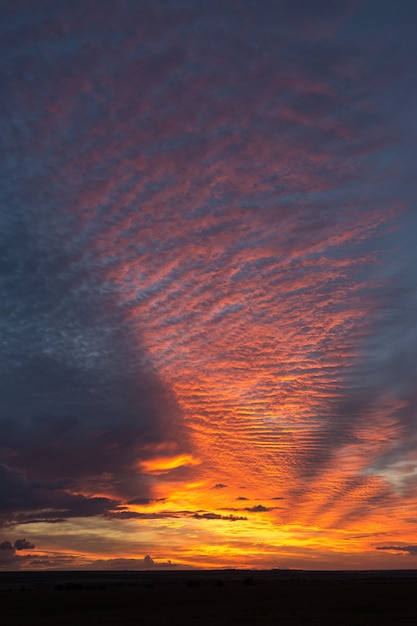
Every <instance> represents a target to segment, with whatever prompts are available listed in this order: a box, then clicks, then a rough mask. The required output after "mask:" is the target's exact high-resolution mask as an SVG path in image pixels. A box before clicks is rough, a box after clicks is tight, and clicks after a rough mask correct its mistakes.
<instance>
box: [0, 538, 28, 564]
mask: <svg viewBox="0 0 417 626" xmlns="http://www.w3.org/2000/svg"><path fill="white" fill-rule="evenodd" d="M34 548H35V545H34V544H33V543H30V541H26V539H16V541H15V542H14V544H12V543H11V542H10V541H2V542H1V543H0V569H1V568H5V569H19V567H20V565H22V564H24V563H27V562H28V561H30V559H31V558H32V556H30V555H24V556H22V555H20V554H17V551H19V552H20V551H24V550H33V549H34Z"/></svg>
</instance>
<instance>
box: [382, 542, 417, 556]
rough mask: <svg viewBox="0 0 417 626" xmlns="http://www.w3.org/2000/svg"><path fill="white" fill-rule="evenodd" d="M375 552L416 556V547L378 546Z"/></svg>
mask: <svg viewBox="0 0 417 626" xmlns="http://www.w3.org/2000/svg"><path fill="white" fill-rule="evenodd" d="M376 549H377V550H386V551H387V552H395V553H397V554H398V553H405V554H410V555H413V556H415V555H417V545H410V546H407V545H401V546H394V545H393V546H378V547H377V548H376Z"/></svg>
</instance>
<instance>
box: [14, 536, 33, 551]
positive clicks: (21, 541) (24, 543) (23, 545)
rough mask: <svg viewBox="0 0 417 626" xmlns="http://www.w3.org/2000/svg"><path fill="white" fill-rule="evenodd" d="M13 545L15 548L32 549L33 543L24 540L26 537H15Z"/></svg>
mask: <svg viewBox="0 0 417 626" xmlns="http://www.w3.org/2000/svg"><path fill="white" fill-rule="evenodd" d="M14 547H15V550H33V548H34V547H35V545H34V544H33V543H30V541H26V539H16V541H15V542H14Z"/></svg>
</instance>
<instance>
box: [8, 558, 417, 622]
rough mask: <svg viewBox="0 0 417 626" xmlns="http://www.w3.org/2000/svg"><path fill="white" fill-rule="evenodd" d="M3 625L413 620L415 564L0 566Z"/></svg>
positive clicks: (416, 614) (416, 607) (415, 613)
mask: <svg viewBox="0 0 417 626" xmlns="http://www.w3.org/2000/svg"><path fill="white" fill-rule="evenodd" d="M0 622H1V624H2V626H3V625H4V626H10V625H13V626H20V625H22V626H23V625H26V624H41V625H42V626H49V625H51V626H52V625H53V626H69V625H71V626H72V625H76V626H83V625H84V624H87V625H88V626H89V625H91V626H93V625H95V624H100V625H102V626H105V625H107V624H108V625H116V624H117V625H119V624H120V625H121V626H124V625H128V626H133V625H136V626H140V625H142V624H143V625H144V626H145V625H146V626H156V625H164V626H167V625H173V626H191V625H198V624H202V625H208V624H210V625H211V624H213V625H214V624H216V626H217V625H219V626H223V625H227V626H229V625H239V626H240V625H242V626H268V625H270V624H277V625H279V626H286V625H291V626H298V625H302V624H314V625H319V624H320V625H321V626H330V625H331V626H339V625H341V626H342V625H343V626H348V625H349V626H388V625H389V626H404V625H409V626H415V625H416V624H417V571H395V572H305V571H303V572H301V571H286V570H271V571H242V570H218V571H169V572H163V571H149V572H128V571H122V572H10V573H7V572H2V573H0Z"/></svg>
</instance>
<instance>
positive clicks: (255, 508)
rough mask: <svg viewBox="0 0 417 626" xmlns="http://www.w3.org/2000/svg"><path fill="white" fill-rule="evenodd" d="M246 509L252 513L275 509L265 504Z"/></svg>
mask: <svg viewBox="0 0 417 626" xmlns="http://www.w3.org/2000/svg"><path fill="white" fill-rule="evenodd" d="M244 510H245V511H249V512H250V513H264V512H266V511H273V510H274V509H273V508H271V507H267V506H264V505H263V504H256V505H255V506H251V507H248V508H246V509H244Z"/></svg>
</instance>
